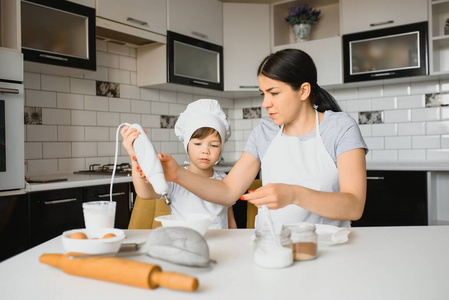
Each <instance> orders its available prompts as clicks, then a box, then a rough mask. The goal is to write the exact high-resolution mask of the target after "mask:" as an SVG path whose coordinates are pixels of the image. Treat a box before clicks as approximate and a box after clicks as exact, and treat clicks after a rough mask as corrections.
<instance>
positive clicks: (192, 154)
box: [187, 132, 221, 170]
mask: <svg viewBox="0 0 449 300" xmlns="http://www.w3.org/2000/svg"><path fill="white" fill-rule="evenodd" d="M187 149H188V151H189V158H190V163H191V164H193V165H194V166H195V167H197V168H198V169H202V170H205V169H208V168H212V167H213V166H214V164H215V163H216V162H217V160H218V158H219V157H220V153H221V140H220V135H219V134H218V132H214V133H213V134H211V135H208V136H207V137H205V138H203V139H197V138H192V139H191V140H190V141H189V145H188V148H187Z"/></svg>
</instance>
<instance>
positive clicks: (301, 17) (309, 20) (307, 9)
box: [285, 4, 321, 43]
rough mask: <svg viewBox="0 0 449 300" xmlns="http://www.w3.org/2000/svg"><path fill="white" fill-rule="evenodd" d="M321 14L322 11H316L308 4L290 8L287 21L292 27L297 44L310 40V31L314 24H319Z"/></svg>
mask: <svg viewBox="0 0 449 300" xmlns="http://www.w3.org/2000/svg"><path fill="white" fill-rule="evenodd" d="M320 14H321V11H320V10H317V9H314V8H313V7H311V6H309V5H308V4H303V5H298V6H295V7H292V8H290V10H289V12H288V16H287V17H286V18H285V21H287V22H288V24H290V26H292V28H293V32H294V33H295V39H296V42H297V43H298V42H304V41H308V40H309V38H310V29H311V27H312V25H313V24H316V23H317V22H318V20H319V19H320Z"/></svg>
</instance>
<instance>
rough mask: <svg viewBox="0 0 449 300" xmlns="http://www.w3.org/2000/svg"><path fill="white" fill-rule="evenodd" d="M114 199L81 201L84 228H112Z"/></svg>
mask: <svg viewBox="0 0 449 300" xmlns="http://www.w3.org/2000/svg"><path fill="white" fill-rule="evenodd" d="M115 206H116V202H115V201H91V202H84V203H83V213H84V223H85V224H86V229H94V230H95V229H100V228H114V222H115Z"/></svg>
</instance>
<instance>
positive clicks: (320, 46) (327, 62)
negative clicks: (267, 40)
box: [275, 36, 343, 86]
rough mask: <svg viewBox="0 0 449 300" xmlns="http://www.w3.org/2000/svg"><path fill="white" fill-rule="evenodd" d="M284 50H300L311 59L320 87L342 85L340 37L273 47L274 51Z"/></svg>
mask: <svg viewBox="0 0 449 300" xmlns="http://www.w3.org/2000/svg"><path fill="white" fill-rule="evenodd" d="M286 48H297V49H300V50H302V51H304V52H306V53H307V54H309V55H310V57H312V59H313V61H314V62H315V66H316V69H317V72H318V84H319V85H321V86H326V85H332V84H341V83H343V79H342V78H343V75H342V73H343V72H342V69H341V68H342V53H341V49H342V44H341V37H339V36H337V37H332V38H326V39H321V40H312V41H308V42H304V43H297V44H293V45H285V46H281V47H275V51H279V50H282V49H286Z"/></svg>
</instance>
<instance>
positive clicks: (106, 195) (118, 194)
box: [97, 192, 125, 198]
mask: <svg viewBox="0 0 449 300" xmlns="http://www.w3.org/2000/svg"><path fill="white" fill-rule="evenodd" d="M110 195H111V194H102V195H97V197H98V198H108V197H109V196H110ZM121 195H125V192H120V193H112V197H115V196H121Z"/></svg>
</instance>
